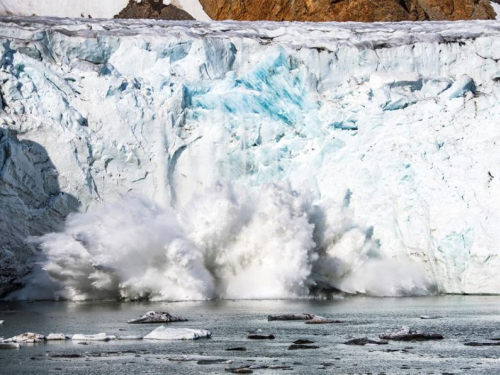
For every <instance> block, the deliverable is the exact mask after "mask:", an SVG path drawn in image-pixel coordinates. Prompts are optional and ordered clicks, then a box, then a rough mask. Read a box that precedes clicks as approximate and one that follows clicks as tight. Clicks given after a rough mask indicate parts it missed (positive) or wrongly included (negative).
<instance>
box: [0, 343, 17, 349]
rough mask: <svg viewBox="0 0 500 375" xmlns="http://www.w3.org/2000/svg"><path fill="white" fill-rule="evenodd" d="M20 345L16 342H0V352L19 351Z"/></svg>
mask: <svg viewBox="0 0 500 375" xmlns="http://www.w3.org/2000/svg"><path fill="white" fill-rule="evenodd" d="M19 348H21V345H19V344H18V343H16V342H0V350H1V349H19Z"/></svg>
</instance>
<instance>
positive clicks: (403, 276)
mask: <svg viewBox="0 0 500 375" xmlns="http://www.w3.org/2000/svg"><path fill="white" fill-rule="evenodd" d="M352 218H353V215H352V213H351V210H350V208H349V196H348V197H346V199H345V200H344V201H343V202H341V203H340V204H339V203H336V202H333V201H331V200H330V201H314V200H313V197H312V196H311V194H309V193H307V191H305V192H298V191H295V190H293V189H292V188H291V187H290V186H289V185H287V184H286V183H283V184H265V185H263V186H261V187H259V188H255V189H248V188H243V187H242V186H237V185H233V184H228V183H218V184H217V185H215V186H213V187H211V188H209V189H207V190H206V191H205V192H204V193H203V194H200V195H198V196H196V197H195V198H194V199H193V200H192V201H191V202H190V203H188V204H186V205H185V206H183V207H181V208H179V209H177V210H173V209H171V208H162V207H160V206H158V205H157V204H155V203H153V202H151V201H149V200H147V199H146V198H143V197H140V196H137V195H125V196H123V197H122V199H120V200H119V201H117V202H115V203H113V204H110V205H106V206H103V207H101V208H100V209H98V210H96V211H94V212H89V213H78V214H74V215H71V216H70V217H69V218H68V219H67V222H66V227H65V229H64V231H63V232H61V233H52V234H48V235H45V236H43V237H41V238H39V239H37V241H39V242H40V246H41V249H42V250H43V257H44V259H43V260H41V261H40V263H39V268H38V269H37V271H36V272H34V273H33V274H32V276H29V279H28V280H27V284H28V286H27V288H25V289H24V290H22V291H21V292H18V293H17V294H16V295H15V296H14V298H19V299H41V298H49V299H51V298H56V299H59V298H62V299H71V300H84V299H101V298H123V299H150V300H199V299H211V298H231V299H252V298H295V297H305V296H309V295H311V294H312V293H315V294H317V293H320V294H321V293H322V292H326V291H331V290H334V289H339V290H342V291H345V292H348V293H367V294H371V295H377V296H401V295H408V294H426V293H428V292H429V290H430V289H431V285H430V284H429V282H428V281H427V279H426V277H425V272H424V271H423V269H421V268H419V266H418V265H416V264H414V263H412V264H410V263H409V262H408V263H406V262H395V261H392V260H390V259H384V257H383V256H382V255H381V252H380V251H379V243H378V241H377V240H376V239H375V238H373V236H372V229H371V228H365V227H363V225H362V224H360V223H356V222H354V220H353V219H352Z"/></svg>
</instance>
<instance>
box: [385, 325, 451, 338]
mask: <svg viewBox="0 0 500 375" xmlns="http://www.w3.org/2000/svg"><path fill="white" fill-rule="evenodd" d="M379 337H380V338H381V339H383V340H397V341H427V340H442V339H443V338H444V337H443V335H440V334H437V333H426V332H422V331H416V330H412V329H410V328H409V327H403V328H401V329H400V330H398V331H387V332H385V333H383V334H381V335H380V336H379Z"/></svg>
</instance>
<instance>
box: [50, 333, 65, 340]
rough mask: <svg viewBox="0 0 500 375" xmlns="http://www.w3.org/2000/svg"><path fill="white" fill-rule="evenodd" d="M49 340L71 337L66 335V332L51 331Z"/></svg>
mask: <svg viewBox="0 0 500 375" xmlns="http://www.w3.org/2000/svg"><path fill="white" fill-rule="evenodd" d="M45 339H46V340H47V341H57V340H61V341H62V340H69V339H71V337H69V336H66V335H65V334H64V333H50V334H49V335H48V336H47V337H46V338H45Z"/></svg>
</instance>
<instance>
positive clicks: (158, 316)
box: [127, 311, 188, 324]
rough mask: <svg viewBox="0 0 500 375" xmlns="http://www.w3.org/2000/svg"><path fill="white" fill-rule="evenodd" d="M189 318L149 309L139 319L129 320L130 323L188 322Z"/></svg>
mask: <svg viewBox="0 0 500 375" xmlns="http://www.w3.org/2000/svg"><path fill="white" fill-rule="evenodd" d="M187 321H188V320H187V319H184V318H179V317H177V316H172V315H170V314H169V313H168V312H156V311H149V312H147V313H146V314H145V315H143V316H141V317H140V318H138V319H132V320H129V321H128V322H127V323H129V324H146V323H174V322H187Z"/></svg>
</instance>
